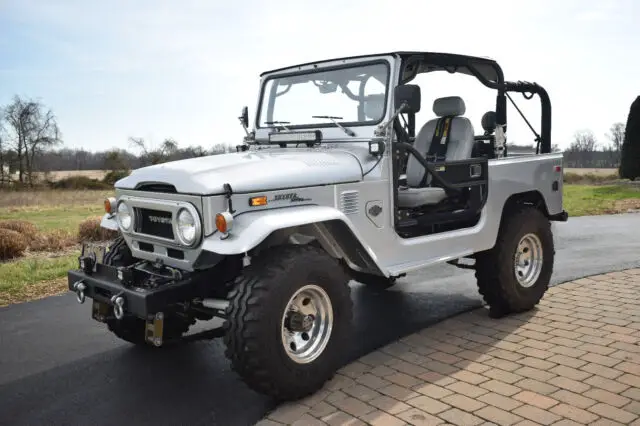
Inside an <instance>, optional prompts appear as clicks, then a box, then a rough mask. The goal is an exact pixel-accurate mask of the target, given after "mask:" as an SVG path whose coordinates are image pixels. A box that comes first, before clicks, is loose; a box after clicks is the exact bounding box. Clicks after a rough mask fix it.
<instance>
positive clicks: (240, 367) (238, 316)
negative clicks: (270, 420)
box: [224, 246, 352, 400]
mask: <svg viewBox="0 0 640 426" xmlns="http://www.w3.org/2000/svg"><path fill="white" fill-rule="evenodd" d="M348 283H349V276H348V275H346V274H345V273H344V271H343V269H342V268H341V267H340V265H339V263H338V262H337V261H336V260H335V259H333V258H332V257H331V256H329V255H328V254H327V253H326V252H325V251H324V250H322V249H319V248H317V247H314V246H281V247H274V248H271V249H270V251H269V252H268V253H267V254H266V255H264V256H262V257H259V258H255V259H254V261H253V263H252V264H251V265H250V266H248V267H247V268H245V269H244V271H243V272H242V274H241V275H240V276H239V277H238V279H237V280H236V283H235V286H234V289H233V290H232V292H231V293H230V295H229V299H230V305H229V307H228V308H227V311H226V314H227V318H228V319H227V320H226V321H225V325H224V327H225V338H224V341H225V344H226V346H227V350H226V356H227V357H228V358H229V359H230V360H231V366H232V368H233V370H234V371H236V372H237V373H238V374H239V375H240V376H241V377H242V379H243V380H244V382H245V383H246V384H247V385H248V386H249V387H250V388H252V389H254V390H255V391H257V392H260V393H263V394H266V395H269V396H271V397H273V398H276V399H278V400H295V399H299V398H302V397H304V396H306V395H309V394H311V393H313V392H315V391H317V390H319V389H320V388H321V387H322V386H323V385H324V383H325V382H326V381H327V380H328V379H330V378H331V377H332V376H333V374H334V372H335V370H337V369H338V368H339V367H340V366H341V365H342V363H343V362H344V361H345V355H346V354H347V352H346V351H347V348H348V345H347V344H348V339H349V338H350V333H351V329H350V327H351V316H352V302H351V297H350V289H349V286H348Z"/></svg>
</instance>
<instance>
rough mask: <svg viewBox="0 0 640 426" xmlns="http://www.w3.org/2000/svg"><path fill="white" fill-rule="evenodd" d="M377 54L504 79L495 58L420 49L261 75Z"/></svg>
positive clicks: (425, 69) (424, 68) (428, 68)
mask: <svg viewBox="0 0 640 426" xmlns="http://www.w3.org/2000/svg"><path fill="white" fill-rule="evenodd" d="M376 56H396V57H400V58H401V59H402V60H403V61H406V60H407V59H410V58H415V59H417V60H418V61H419V63H420V67H419V72H429V71H432V70H436V69H442V67H459V68H458V69H456V72H461V73H465V74H471V72H470V71H468V70H467V69H465V68H466V65H473V66H474V68H475V69H476V70H477V71H479V72H480V73H481V74H482V75H483V76H484V77H485V78H486V79H487V80H489V81H494V82H502V81H504V77H503V74H502V69H501V68H500V65H498V63H497V62H496V61H495V60H493V59H490V58H483V57H478V56H468V55H460V54H455V53H440V52H418V51H396V52H381V53H371V54H367V55H357V56H345V57H341V58H330V59H323V60H319V61H314V62H307V63H303V64H296V65H289V66H287V67H283V68H278V69H273V70H270V71H265V72H263V73H262V74H260V77H262V76H264V75H265V74H269V73H273V72H279V71H285V70H289V69H291V68H295V67H302V66H308V65H314V64H317V65H320V64H324V63H327V62H333V61H342V60H350V59H366V58H372V57H376ZM460 68H461V69H460Z"/></svg>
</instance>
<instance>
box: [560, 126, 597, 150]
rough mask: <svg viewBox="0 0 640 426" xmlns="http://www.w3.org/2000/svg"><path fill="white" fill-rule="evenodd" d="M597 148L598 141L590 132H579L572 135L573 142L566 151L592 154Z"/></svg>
mask: <svg viewBox="0 0 640 426" xmlns="http://www.w3.org/2000/svg"><path fill="white" fill-rule="evenodd" d="M597 146H598V141H597V140H596V137H595V136H594V134H593V132H592V131H591V130H581V131H578V132H576V133H575V134H574V135H573V141H572V142H571V144H570V145H569V149H568V150H567V151H570V152H593V151H595V150H596V147H597Z"/></svg>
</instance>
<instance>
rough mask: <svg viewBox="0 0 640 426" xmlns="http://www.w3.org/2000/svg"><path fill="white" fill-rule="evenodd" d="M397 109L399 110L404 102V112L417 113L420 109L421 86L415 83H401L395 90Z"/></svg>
mask: <svg viewBox="0 0 640 426" xmlns="http://www.w3.org/2000/svg"><path fill="white" fill-rule="evenodd" d="M393 95H394V100H395V105H394V107H395V110H396V111H397V110H398V109H399V108H400V107H401V106H402V105H403V104H404V105H405V107H404V110H403V111H402V112H404V113H407V112H408V113H413V114H415V113H417V112H419V111H420V104H421V99H420V86H416V85H415V84H401V85H400V86H396V88H395V90H394V93H393Z"/></svg>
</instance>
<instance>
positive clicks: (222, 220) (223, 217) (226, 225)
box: [216, 212, 233, 234]
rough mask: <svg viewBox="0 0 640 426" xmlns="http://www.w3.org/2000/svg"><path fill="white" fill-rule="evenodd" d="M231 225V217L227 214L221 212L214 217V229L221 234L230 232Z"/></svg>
mask: <svg viewBox="0 0 640 426" xmlns="http://www.w3.org/2000/svg"><path fill="white" fill-rule="evenodd" d="M232 225H233V216H232V215H231V213H229V212H222V213H218V214H217V215H216V229H217V230H218V231H219V232H220V233H222V234H226V233H228V232H229V231H230V230H231V226H232Z"/></svg>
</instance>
